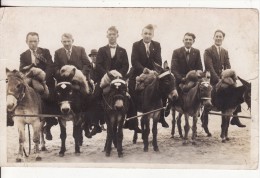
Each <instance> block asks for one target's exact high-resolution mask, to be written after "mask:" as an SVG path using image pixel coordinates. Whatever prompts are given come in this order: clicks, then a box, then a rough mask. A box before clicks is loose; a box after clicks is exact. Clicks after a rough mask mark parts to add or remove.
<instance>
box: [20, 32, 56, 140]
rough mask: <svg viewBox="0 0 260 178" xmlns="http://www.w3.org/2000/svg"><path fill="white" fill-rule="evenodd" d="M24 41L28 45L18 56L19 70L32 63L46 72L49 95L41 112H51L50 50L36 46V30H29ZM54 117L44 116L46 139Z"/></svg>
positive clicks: (48, 136) (49, 135)
mask: <svg viewBox="0 0 260 178" xmlns="http://www.w3.org/2000/svg"><path fill="white" fill-rule="evenodd" d="M26 43H27V45H28V47H29V49H28V50H26V51H25V52H23V53H22V54H21V56H20V67H19V70H20V71H21V72H26V71H25V69H26V67H27V66H29V65H31V64H34V65H35V66H36V67H37V68H40V69H42V70H43V71H44V72H45V73H46V84H47V86H48V88H49V92H50V95H49V97H48V98H47V99H44V105H43V112H44V113H45V114H53V112H54V110H55V105H54V104H53V103H54V102H53V101H52V99H53V94H54V87H55V81H54V79H53V74H54V70H53V61H52V59H51V58H52V57H51V54H50V51H49V50H48V49H45V48H40V47H38V44H39V35H38V33H36V32H29V33H28V34H27V36H26ZM57 123H58V122H57V120H56V119H55V118H52V117H50V118H46V126H45V127H44V131H45V133H46V139H47V140H52V135H51V132H50V129H51V127H52V126H53V125H57Z"/></svg>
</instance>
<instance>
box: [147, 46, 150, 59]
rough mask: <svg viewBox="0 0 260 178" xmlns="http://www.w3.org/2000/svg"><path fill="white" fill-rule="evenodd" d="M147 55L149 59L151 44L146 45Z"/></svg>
mask: <svg viewBox="0 0 260 178" xmlns="http://www.w3.org/2000/svg"><path fill="white" fill-rule="evenodd" d="M146 55H147V57H148V58H149V56H150V50H149V44H146Z"/></svg>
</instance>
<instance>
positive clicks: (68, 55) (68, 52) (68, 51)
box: [66, 50, 70, 60]
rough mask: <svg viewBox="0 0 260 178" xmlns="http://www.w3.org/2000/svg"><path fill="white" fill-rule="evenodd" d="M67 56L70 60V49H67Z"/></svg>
mask: <svg viewBox="0 0 260 178" xmlns="http://www.w3.org/2000/svg"><path fill="white" fill-rule="evenodd" d="M66 53H67V57H68V59H69V60H70V50H67V52H66Z"/></svg>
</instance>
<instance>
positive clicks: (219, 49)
mask: <svg viewBox="0 0 260 178" xmlns="http://www.w3.org/2000/svg"><path fill="white" fill-rule="evenodd" d="M215 47H216V48H217V52H218V55H219V56H220V51H221V46H217V45H215Z"/></svg>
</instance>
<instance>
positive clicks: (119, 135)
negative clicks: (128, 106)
mask: <svg viewBox="0 0 260 178" xmlns="http://www.w3.org/2000/svg"><path fill="white" fill-rule="evenodd" d="M117 123H118V126H117V128H118V130H117V153H118V157H123V146H122V142H123V124H124V118H123V117H122V116H121V115H119V116H118V118H117Z"/></svg>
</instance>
